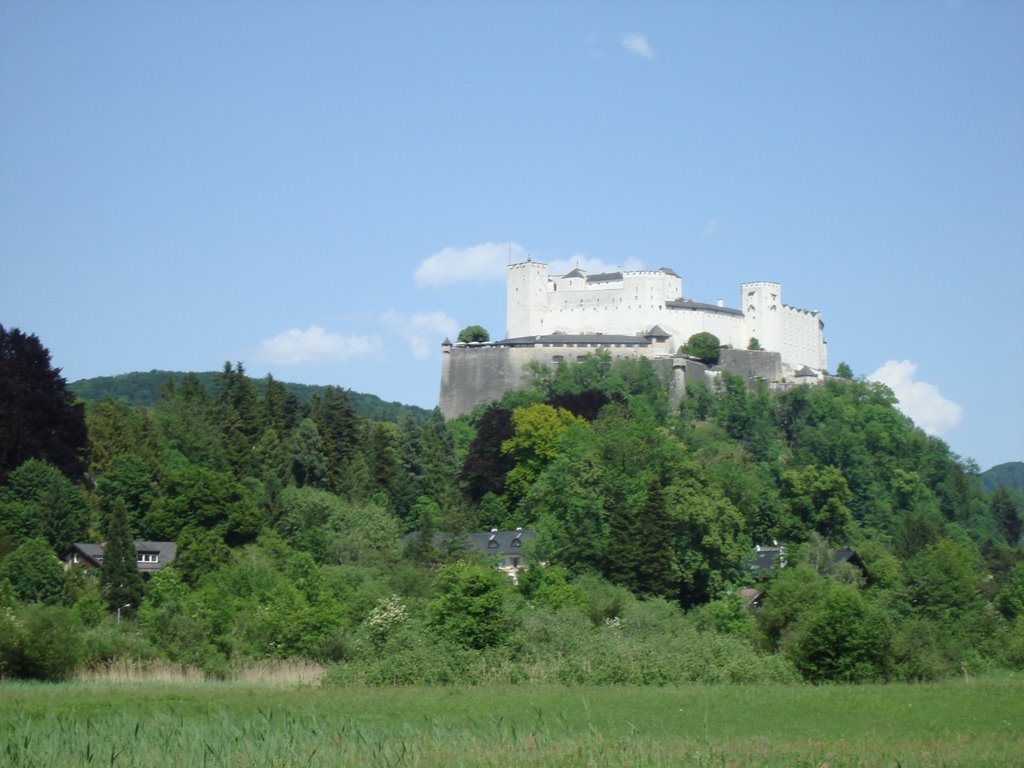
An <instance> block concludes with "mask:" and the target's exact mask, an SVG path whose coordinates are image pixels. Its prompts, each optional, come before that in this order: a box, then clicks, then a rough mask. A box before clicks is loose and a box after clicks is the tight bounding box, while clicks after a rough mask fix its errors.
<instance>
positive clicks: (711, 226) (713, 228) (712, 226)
mask: <svg viewBox="0 0 1024 768" xmlns="http://www.w3.org/2000/svg"><path fill="white" fill-rule="evenodd" d="M723 224H725V219H708V222H707V224H705V225H704V237H714V236H715V235H716V234H718V230H719V229H721V228H722V225H723Z"/></svg>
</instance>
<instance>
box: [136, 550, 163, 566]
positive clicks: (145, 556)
mask: <svg viewBox="0 0 1024 768" xmlns="http://www.w3.org/2000/svg"><path fill="white" fill-rule="evenodd" d="M135 560H136V562H139V563H159V562H160V554H159V553H158V552H139V553H138V554H137V555H136V556H135Z"/></svg>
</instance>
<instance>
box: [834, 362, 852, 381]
mask: <svg viewBox="0 0 1024 768" xmlns="http://www.w3.org/2000/svg"><path fill="white" fill-rule="evenodd" d="M836 376H838V377H839V378H841V379H852V378H853V369H851V368H850V366H848V365H847V364H846V363H840V364H839V366H838V367H837V368H836Z"/></svg>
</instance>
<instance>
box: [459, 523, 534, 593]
mask: <svg viewBox="0 0 1024 768" xmlns="http://www.w3.org/2000/svg"><path fill="white" fill-rule="evenodd" d="M536 537H537V534H536V533H534V532H533V531H531V530H525V529H523V528H516V529H515V530H514V531H499V530H498V529H497V528H491V530H490V531H487V532H486V533H471V534H469V537H468V539H469V541H468V544H469V547H468V548H469V550H470V551H472V552H479V553H480V554H483V555H488V556H491V557H497V558H498V570H499V571H502V572H503V573H506V574H508V575H509V576H510V577H511V578H512V581H516V580H517V575H518V574H519V571H520V570H521V569H522V568H524V567H525V565H524V561H523V545H524V544H526V543H527V542H529V541H533V540H534V539H535V538H536Z"/></svg>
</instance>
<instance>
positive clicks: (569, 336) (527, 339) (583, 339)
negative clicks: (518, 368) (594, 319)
mask: <svg viewBox="0 0 1024 768" xmlns="http://www.w3.org/2000/svg"><path fill="white" fill-rule="evenodd" d="M495 343H496V344H498V345H501V346H506V347H535V346H543V345H544V344H551V345H555V346H563V347H564V346H572V345H574V344H588V345H589V344H600V345H602V346H608V345H611V344H632V345H634V346H643V347H646V346H649V345H650V343H651V341H650V339H648V338H646V337H644V336H627V335H625V334H615V333H549V334H547V335H546V336H518V337H516V338H514V339H502V340H501V341H498V342H495Z"/></svg>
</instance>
